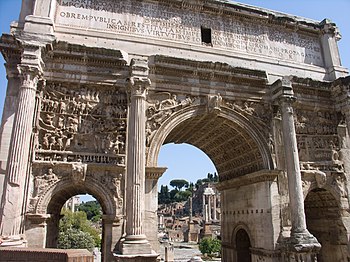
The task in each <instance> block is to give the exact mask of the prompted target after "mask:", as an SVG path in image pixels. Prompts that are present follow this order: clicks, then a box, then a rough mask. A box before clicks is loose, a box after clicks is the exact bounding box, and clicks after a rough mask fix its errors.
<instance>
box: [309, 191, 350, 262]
mask: <svg viewBox="0 0 350 262" xmlns="http://www.w3.org/2000/svg"><path fill="white" fill-rule="evenodd" d="M304 203H305V216H306V224H307V229H308V230H309V232H310V233H311V234H312V235H313V236H315V237H316V238H317V240H318V241H319V242H320V244H321V246H322V247H321V251H320V252H319V253H318V254H317V261H320V262H325V261H342V260H343V259H342V257H337V254H342V252H343V251H344V250H347V248H348V247H347V243H348V240H347V239H348V237H347V231H346V229H345V227H344V224H343V222H342V219H341V214H342V210H341V208H340V206H339V205H338V202H337V200H336V199H335V197H334V196H333V195H332V194H331V192H330V191H328V190H325V189H323V188H317V189H314V190H312V191H311V192H309V193H308V195H307V196H306V198H305V202H304Z"/></svg>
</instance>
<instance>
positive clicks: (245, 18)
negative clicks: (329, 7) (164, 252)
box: [0, 0, 350, 262]
mask: <svg viewBox="0 0 350 262" xmlns="http://www.w3.org/2000/svg"><path fill="white" fill-rule="evenodd" d="M339 39H340V35H339V32H338V29H337V27H336V25H335V24H334V23H332V22H331V21H329V20H324V21H321V22H320V21H313V20H308V19H304V18H299V17H295V16H290V15H286V14H282V13H278V12H274V11H269V10H265V9H261V8H256V7H250V6H246V5H243V4H238V3H231V2H229V1H219V0H206V1H200V0H171V1H170V0H143V1H136V0H123V1H118V0H23V4H22V10H21V13H20V16H19V19H18V21H17V22H15V23H13V24H12V25H11V33H10V34H3V35H2V37H1V41H0V49H1V51H2V54H3V56H4V58H5V60H6V70H7V78H8V86H7V93H6V100H5V106H4V111H3V117H2V125H1V137H0V139H1V140H0V142H1V147H0V151H1V152H0V157H1V169H0V187H1V191H0V192H1V194H0V195H1V197H2V198H1V209H0V215H1V216H0V236H1V238H2V241H3V244H2V245H3V246H28V247H56V244H57V235H58V222H59V219H60V210H61V207H62V206H63V205H64V203H65V202H66V200H67V199H69V198H70V197H72V196H74V195H77V194H84V193H89V194H91V195H93V196H94V197H95V198H96V199H97V200H98V201H99V202H100V204H101V205H102V208H103V245H102V253H103V260H104V261H156V257H157V252H159V247H158V244H157V243H158V241H157V217H156V216H157V213H156V211H157V180H158V178H159V177H160V176H161V175H162V174H163V172H164V171H165V169H166V168H164V167H159V166H158V164H157V158H158V154H159V151H160V147H161V146H162V145H163V144H166V143H171V142H174V143H188V144H191V145H194V146H196V147H197V148H199V149H201V150H202V151H204V152H205V153H206V154H207V155H208V156H209V157H210V159H211V160H212V161H213V163H214V164H215V166H216V168H217V171H218V174H219V177H220V182H219V184H218V186H217V187H218V189H219V190H220V191H221V197H222V199H221V203H222V218H221V219H222V221H221V225H222V230H221V232H222V233H221V239H222V257H223V258H222V261H226V262H235V261H240V262H242V261H316V259H318V261H348V259H350V253H349V233H350V220H349V219H350V214H349V194H348V191H349V185H350V183H348V180H349V175H348V174H350V152H349V149H350V140H349V132H348V130H349V128H350V78H349V77H347V75H348V71H347V69H345V68H343V67H342V66H341V62H340V57H339V53H338V48H337V41H338V40H339ZM321 246H322V248H321Z"/></svg>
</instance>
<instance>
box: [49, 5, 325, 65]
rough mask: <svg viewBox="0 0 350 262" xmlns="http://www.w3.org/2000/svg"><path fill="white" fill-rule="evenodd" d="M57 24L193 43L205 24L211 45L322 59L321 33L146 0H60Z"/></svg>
mask: <svg viewBox="0 0 350 262" xmlns="http://www.w3.org/2000/svg"><path fill="white" fill-rule="evenodd" d="M56 24H58V25H65V26H72V27H81V28H89V29H95V30H100V31H101V30H102V31H109V32H115V33H118V34H124V35H133V36H139V37H144V38H155V39H160V40H168V41H175V42H182V43H187V44H193V45H201V44H202V39H201V26H203V27H206V28H210V29H211V34H212V46H213V48H221V49H227V50H233V51H238V52H242V53H248V54H257V55H262V56H268V57H272V58H277V59H281V60H288V61H293V62H297V63H306V64H314V65H318V66H322V65H323V60H322V54H321V48H320V43H319V41H318V38H317V37H311V36H306V35H301V34H298V33H296V32H292V31H283V30H282V29H281V28H280V27H277V26H276V27H275V26H273V25H269V26H266V25H263V24H255V23H253V22H251V21H245V20H242V21H240V20H238V19H237V18H235V17H227V16H223V17H216V16H214V15H208V14H200V13H196V12H191V11H190V10H182V12H181V10H176V9H175V8H174V7H172V8H171V7H169V6H164V5H161V4H157V3H147V2H145V1H131V0H124V1H115V0H114V1H113V0H104V1H100V0H61V1H60V3H59V5H58V8H57V13H56Z"/></svg>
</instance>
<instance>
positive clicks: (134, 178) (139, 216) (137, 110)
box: [126, 95, 146, 235]
mask: <svg viewBox="0 0 350 262" xmlns="http://www.w3.org/2000/svg"><path fill="white" fill-rule="evenodd" d="M144 114H145V97H144V96H142V95H133V96H132V97H131V104H130V121H129V126H128V158H127V190H126V194H127V198H126V199H128V201H130V205H127V215H128V219H127V222H126V223H127V224H126V234H127V235H142V234H143V228H142V222H143V210H144V197H143V196H144V193H145V132H146V130H145V116H144Z"/></svg>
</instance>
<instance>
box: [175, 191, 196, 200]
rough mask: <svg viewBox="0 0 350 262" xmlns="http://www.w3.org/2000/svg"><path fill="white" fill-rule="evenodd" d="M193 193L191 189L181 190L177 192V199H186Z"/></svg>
mask: <svg viewBox="0 0 350 262" xmlns="http://www.w3.org/2000/svg"><path fill="white" fill-rule="evenodd" d="M191 195H192V192H191V191H189V190H186V191H179V192H177V193H176V194H175V201H177V202H181V201H186V200H187V199H188V198H189V196H191Z"/></svg>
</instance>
